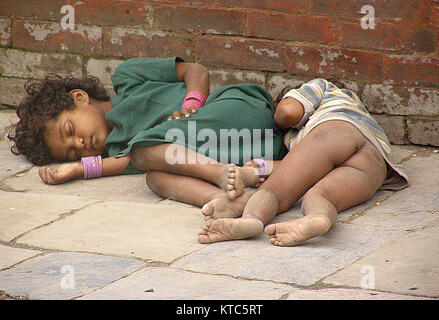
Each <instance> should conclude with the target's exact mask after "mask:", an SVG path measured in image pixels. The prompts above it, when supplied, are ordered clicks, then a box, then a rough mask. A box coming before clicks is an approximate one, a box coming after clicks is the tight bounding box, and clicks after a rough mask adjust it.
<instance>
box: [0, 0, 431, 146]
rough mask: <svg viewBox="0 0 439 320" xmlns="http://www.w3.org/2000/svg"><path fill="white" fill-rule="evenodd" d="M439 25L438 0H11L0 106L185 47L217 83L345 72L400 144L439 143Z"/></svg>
mask: <svg viewBox="0 0 439 320" xmlns="http://www.w3.org/2000/svg"><path fill="white" fill-rule="evenodd" d="M65 5H72V6H73V8H74V19H75V21H74V22H75V24H74V29H73V30H71V29H64V28H63V26H62V24H61V22H62V21H63V19H64V22H66V20H65V19H66V17H67V14H68V13H69V11H63V13H61V8H63V6H65ZM364 5H368V6H371V7H372V9H373V11H371V9H370V7H368V8H369V9H368V10H365V8H363V11H362V7H363V6H364ZM364 10H365V11H364ZM372 17H374V18H375V20H374V23H375V25H374V28H371V27H372V24H373V20H371V19H372ZM67 22H72V20H68V21H67ZM64 26H65V25H64ZM368 27H369V28H368ZM438 33H439V0H361V1H360V0H289V1H287V0H265V1H263V0H212V1H207V0H193V1H191V0H187V1H185V0H151V1H140V0H139V1H128V0H114V1H111V0H84V1H74V0H71V1H69V0H38V1H34V0H20V1H17V0H1V1H0V88H1V90H0V103H1V104H2V105H3V106H16V105H17V103H18V101H19V100H20V97H21V96H22V95H23V89H22V86H23V84H24V82H25V81H26V80H27V79H41V78H43V77H44V75H45V74H46V73H59V74H65V73H73V74H74V75H77V76H83V75H87V74H93V75H96V76H98V77H100V78H101V79H102V81H103V82H104V83H105V84H106V85H108V86H110V75H111V73H112V72H113V71H114V69H115V68H116V67H117V66H118V65H119V64H120V63H121V62H122V61H123V60H124V59H127V58H130V57H137V56H150V57H165V56H173V55H178V56H181V57H183V58H184V59H186V61H190V62H199V63H202V64H204V65H205V66H207V67H208V68H209V70H210V72H211V83H212V88H211V89H212V90H214V89H215V88H217V87H218V86H220V85H222V84H228V83H234V82H252V83H257V84H260V85H262V86H264V87H266V88H267V89H268V90H269V91H270V93H272V94H273V95H277V93H278V92H279V91H280V90H281V89H282V88H283V87H284V86H285V85H287V84H293V85H295V84H298V83H300V82H303V81H304V80H309V79H312V78H315V77H335V78H337V79H339V80H341V81H342V82H344V83H345V84H346V85H347V87H349V88H351V89H353V90H355V91H356V92H357V94H358V95H359V96H360V97H361V98H362V100H363V101H364V102H365V104H366V105H367V107H368V109H369V110H370V111H371V112H372V113H373V114H374V116H375V118H376V119H377V120H378V121H379V122H380V123H381V125H382V126H383V127H384V129H385V130H386V132H387V133H388V135H389V137H390V139H391V141H392V142H393V143H395V144H409V143H413V144H422V145H434V146H439V46H438Z"/></svg>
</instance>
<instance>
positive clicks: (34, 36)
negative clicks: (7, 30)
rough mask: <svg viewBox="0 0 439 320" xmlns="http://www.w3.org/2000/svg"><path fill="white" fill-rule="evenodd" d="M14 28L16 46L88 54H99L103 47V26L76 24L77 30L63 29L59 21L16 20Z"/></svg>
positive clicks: (13, 35)
mask: <svg viewBox="0 0 439 320" xmlns="http://www.w3.org/2000/svg"><path fill="white" fill-rule="evenodd" d="M12 30H13V34H12V37H13V42H14V47H16V48H23V49H29V50H36V51H38V50H41V48H44V51H46V52H57V51H64V52H74V53H82V54H86V55H99V54H100V53H101V49H102V48H101V44H102V28H101V27H92V26H83V25H76V26H75V30H70V29H67V30H63V29H62V28H61V26H60V23H58V22H39V21H33V20H26V21H22V20H16V21H14V24H13V28H12Z"/></svg>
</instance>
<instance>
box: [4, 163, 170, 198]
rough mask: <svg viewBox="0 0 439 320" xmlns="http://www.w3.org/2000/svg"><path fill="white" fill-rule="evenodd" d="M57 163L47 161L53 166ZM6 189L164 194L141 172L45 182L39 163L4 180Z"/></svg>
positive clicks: (99, 195)
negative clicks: (157, 191) (151, 187)
mask: <svg viewBox="0 0 439 320" xmlns="http://www.w3.org/2000/svg"><path fill="white" fill-rule="evenodd" d="M53 166H56V165H49V166H48V167H53ZM3 185H4V186H5V187H6V188H8V189H9V190H14V191H20V192H32V193H44V194H59V195H71V196H79V197H90V198H93V199H99V200H122V201H133V202H146V203H157V202H160V201H161V200H163V198H161V197H159V196H158V195H156V194H154V193H153V192H152V191H151V190H150V189H149V188H148V186H147V185H146V179H145V175H144V174H135V175H118V176H111V177H101V178H99V179H90V180H83V179H78V180H74V181H69V182H67V183H64V184H59V185H47V184H44V183H43V182H42V181H41V179H40V176H39V175H38V167H34V168H32V169H31V170H29V171H27V172H25V173H23V174H21V175H20V176H18V177H16V176H14V177H11V178H8V179H5V180H4V181H3Z"/></svg>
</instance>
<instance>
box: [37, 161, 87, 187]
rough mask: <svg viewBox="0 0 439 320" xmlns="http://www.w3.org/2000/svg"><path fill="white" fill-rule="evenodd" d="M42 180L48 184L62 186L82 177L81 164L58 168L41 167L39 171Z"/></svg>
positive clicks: (65, 165) (69, 164) (64, 165)
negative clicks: (61, 184)
mask: <svg viewBox="0 0 439 320" xmlns="http://www.w3.org/2000/svg"><path fill="white" fill-rule="evenodd" d="M38 173H39V175H40V178H41V180H43V182H44V183H47V184H60V183H64V182H67V181H70V180H73V179H75V178H78V177H79V176H81V165H80V164H79V163H68V164H63V165H61V166H59V167H57V168H47V167H41V168H39V169H38Z"/></svg>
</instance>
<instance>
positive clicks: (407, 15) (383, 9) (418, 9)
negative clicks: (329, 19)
mask: <svg viewBox="0 0 439 320" xmlns="http://www.w3.org/2000/svg"><path fill="white" fill-rule="evenodd" d="M363 5H370V6H372V7H373V8H374V10H375V17H376V18H377V20H376V22H377V23H381V22H385V21H404V22H412V23H413V22H416V23H417V24H422V23H425V22H428V17H429V15H430V6H431V4H430V0H410V1H401V0H387V1H383V0H368V1H363V0H349V1H340V4H339V10H340V15H341V17H345V18H349V19H355V20H358V21H359V20H360V19H361V18H362V17H363V16H364V14H362V13H360V11H361V7H362V6H363Z"/></svg>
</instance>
